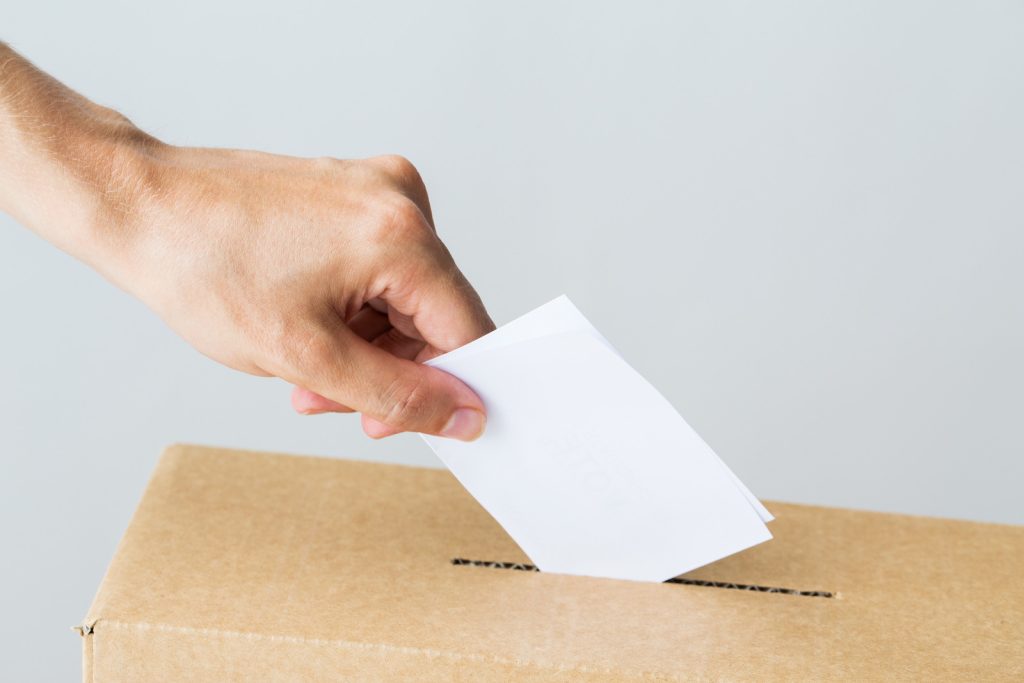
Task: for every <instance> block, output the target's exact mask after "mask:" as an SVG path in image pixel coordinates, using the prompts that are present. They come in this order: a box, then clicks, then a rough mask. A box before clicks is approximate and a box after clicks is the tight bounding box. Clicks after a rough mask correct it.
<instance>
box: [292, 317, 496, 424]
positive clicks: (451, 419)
mask: <svg viewBox="0 0 1024 683" xmlns="http://www.w3.org/2000/svg"><path fill="white" fill-rule="evenodd" d="M325 335H326V338H325V341H324V343H323V344H317V347H318V348H319V349H321V351H320V352H318V353H310V354H304V357H305V358H307V359H309V361H310V363H309V364H310V367H306V368H300V369H298V370H299V371H298V373H297V374H299V375H301V377H300V379H299V381H298V382H296V383H298V384H300V385H301V386H305V387H308V388H310V389H312V390H313V391H315V392H316V393H318V394H320V395H322V396H325V397H327V398H329V399H331V400H333V401H336V402H338V403H341V404H343V405H346V406H350V407H351V408H353V409H355V410H357V411H359V412H361V413H363V415H364V418H369V419H370V420H371V421H374V422H378V423H381V424H382V425H387V426H388V427H389V428H390V430H389V431H387V432H385V431H383V430H379V431H375V430H373V429H372V428H371V429H367V430H366V431H367V434H368V435H369V436H371V437H375V438H379V437H382V436H387V435H389V434H391V433H395V432H396V431H410V432H423V433H426V434H434V435H437V436H445V437H450V438H454V439H460V440H462V441H472V440H474V439H476V438H478V437H479V436H480V435H481V434H483V431H484V426H485V423H486V417H485V409H484V405H483V401H481V400H480V397H479V396H477V395H476V394H475V393H474V392H473V391H472V390H471V389H470V388H469V387H468V386H466V385H465V384H463V383H462V382H461V381H460V380H458V379H457V378H456V377H454V376H453V375H450V374H448V373H446V372H444V371H443V370H438V369H437V368H432V367H430V366H427V365H423V364H420V363H416V362H413V361H410V360H405V359H404V358H399V357H397V356H393V355H392V354H390V353H388V352H387V351H384V350H383V349H381V348H378V347H376V346H374V345H372V344H370V343H368V342H367V341H365V340H364V339H362V338H361V337H359V336H358V335H357V334H355V333H354V332H352V331H351V330H350V329H348V327H346V326H345V325H344V324H342V323H341V321H340V320H339V321H338V324H337V325H336V326H334V329H331V330H328V331H326V332H325ZM327 340H329V341H327ZM288 379H289V380H290V378H288ZM290 381H291V380H290ZM365 423H366V420H365V419H364V424H365Z"/></svg>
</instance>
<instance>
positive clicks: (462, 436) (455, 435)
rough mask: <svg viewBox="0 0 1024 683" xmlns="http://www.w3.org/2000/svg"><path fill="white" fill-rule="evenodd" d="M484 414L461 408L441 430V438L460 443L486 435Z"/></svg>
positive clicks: (472, 409)
mask: <svg viewBox="0 0 1024 683" xmlns="http://www.w3.org/2000/svg"><path fill="white" fill-rule="evenodd" d="M485 423H486V419H485V418H484V414H483V413H481V412H480V411H479V410H476V409H474V408H459V409H458V410H456V411H455V412H454V413H452V417H451V419H450V420H448V424H446V425H445V426H444V429H442V430H441V436H446V437H448V438H450V439H458V440H460V441H473V440H475V439H478V438H480V435H481V434H483V433H484V424H485Z"/></svg>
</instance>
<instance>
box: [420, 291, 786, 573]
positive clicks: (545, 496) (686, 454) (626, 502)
mask: <svg viewBox="0 0 1024 683" xmlns="http://www.w3.org/2000/svg"><path fill="white" fill-rule="evenodd" d="M429 364H430V365H433V366H435V367H438V368H440V369H442V370H445V371H446V372H450V373H452V374H453V375H455V376H456V377H459V378H460V379H462V380H463V381H464V382H466V384H468V385H469V386H470V387H472V388H473V389H474V390H475V391H476V392H477V394H479V395H480V397H481V399H483V401H484V404H485V406H486V407H487V430H486V432H485V433H484V435H483V436H482V437H481V438H480V439H478V440H477V441H474V442H472V443H464V442H460V441H453V440H450V439H441V438H436V437H432V436H426V435H424V437H423V438H424V439H425V440H426V442H427V444H429V445H430V447H431V448H432V449H433V450H434V452H435V453H437V455H438V457H440V458H441V460H442V461H444V463H445V464H446V465H447V466H448V468H449V469H450V470H451V471H452V473H453V474H454V475H455V476H456V477H457V478H458V479H459V481H461V482H462V484H463V485H464V486H465V487H466V488H467V489H468V490H469V492H470V493H472V494H473V496H474V497H476V499H477V500H478V501H479V502H480V504H481V505H483V507H484V508H485V509H487V511H488V512H490V513H491V515H493V516H494V518H495V519H496V520H497V521H498V523H500V524H501V525H502V526H503V527H504V528H505V530H506V531H507V532H508V533H509V535H510V536H511V537H512V538H513V539H514V540H515V541H516V542H517V543H518V544H519V545H520V546H521V547H522V549H523V550H524V551H525V552H526V554H527V555H528V556H529V557H530V559H531V560H532V561H533V563H534V564H536V565H537V567H538V568H540V569H541V570H542V571H548V572H558V573H563V574H577V575H585V576H600V577H607V578H618V579H633V580H641V581H664V580H666V579H669V578H672V577H673V576H677V575H679V574H682V573H685V572H687V571H690V570H691V569H695V568H697V567H700V566H702V565H705V564H708V563H709V562H714V561H715V560H718V559H721V558H722V557H725V556H727V555H731V554H733V553H736V552H739V551H740V550H744V549H746V548H749V547H750V546H753V545H756V544H758V543H761V542H763V541H766V540H768V539H770V538H771V534H770V533H769V531H768V529H767V527H766V526H765V524H764V523H765V521H769V520H771V515H770V514H769V513H768V511H767V510H766V509H765V508H764V507H763V506H762V505H761V503H760V502H759V501H758V500H757V499H756V498H755V497H754V496H753V495H752V494H751V493H750V492H749V491H748V490H747V488H746V487H745V486H744V485H743V484H742V483H741V482H740V481H739V479H738V478H737V477H736V476H735V475H734V474H733V473H732V472H731V471H730V470H729V468H728V467H727V466H726V465H725V463H723V462H722V461H721V459H720V458H719V457H718V456H717V455H716V454H715V453H714V451H712V450H711V448H710V447H709V446H708V445H707V444H706V443H704V441H703V440H702V439H701V438H700V437H699V436H698V435H697V433H696V432H695V431H693V429H692V428H691V427H690V426H689V425H688V424H687V423H686V421H685V420H683V418H682V417H681V416H680V415H679V413H677V412H676V411H675V409H674V408H673V407H672V406H671V405H670V404H669V403H668V401H666V400H665V398H664V397H662V396H661V394H659V393H658V391H657V390H656V389H654V387H652V386H651V385H650V384H649V383H648V382H647V381H646V380H645V379H644V378H643V377H641V376H640V374H639V373H637V372H636V371H635V370H633V369H632V368H631V367H630V366H629V365H628V364H627V363H626V362H625V361H624V360H623V359H622V358H621V357H620V356H619V354H618V353H617V352H616V351H615V350H614V349H613V348H612V346H611V344H609V343H608V341H607V340H606V339H605V338H604V337H603V336H601V334H600V333H599V332H597V330H596V329H595V328H594V327H593V326H592V325H591V324H590V322H589V321H587V319H586V318H585V317H584V316H583V315H582V314H581V313H580V312H579V311H578V310H577V309H576V307H575V306H573V305H572V303H571V302H570V301H569V299H568V298H566V297H564V296H563V297H560V298H558V299H556V300H555V301H552V302H551V303H548V304H546V305H544V306H541V307H540V308H538V309H536V310H535V311H533V312H531V313H528V314H527V315H525V316H523V317H521V318H518V319H517V320H514V321H513V322H511V323H509V324H507V325H505V326H504V327H501V328H499V329H498V330H495V331H494V332H492V333H491V334H488V335H486V336H484V337H481V338H480V339H478V340H476V341H474V342H472V343H470V344H467V345H466V346H464V347H462V348H459V349H456V350H455V351H452V352H451V353H448V354H446V355H444V356H440V357H438V358H435V359H433V360H431V361H429ZM481 559H499V560H500V558H481Z"/></svg>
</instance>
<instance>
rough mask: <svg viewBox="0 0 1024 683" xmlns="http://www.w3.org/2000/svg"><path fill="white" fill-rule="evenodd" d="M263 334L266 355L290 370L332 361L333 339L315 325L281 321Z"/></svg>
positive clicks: (318, 366) (320, 365)
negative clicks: (265, 343)
mask: <svg viewBox="0 0 1024 683" xmlns="http://www.w3.org/2000/svg"><path fill="white" fill-rule="evenodd" d="M267 336H268V340H267V345H268V352H269V354H270V356H271V357H272V358H274V359H275V360H276V362H277V363H278V364H280V365H281V366H282V367H283V368H286V369H287V370H288V371H290V372H300V373H306V372H307V371H309V370H311V369H316V368H326V367H328V366H329V364H330V363H332V362H333V360H334V359H333V356H334V355H335V349H334V343H333V340H332V339H331V338H330V337H329V336H328V335H325V334H323V333H322V332H321V331H320V330H319V329H317V328H315V327H310V326H307V325H296V324H294V323H292V322H290V321H288V320H282V321H280V322H279V323H278V324H276V325H273V326H271V328H270V330H269V333H268V335H267Z"/></svg>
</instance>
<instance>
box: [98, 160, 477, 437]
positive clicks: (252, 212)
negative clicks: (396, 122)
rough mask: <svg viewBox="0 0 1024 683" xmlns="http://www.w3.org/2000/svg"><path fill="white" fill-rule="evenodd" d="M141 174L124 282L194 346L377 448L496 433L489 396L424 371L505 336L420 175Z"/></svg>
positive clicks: (154, 165)
mask: <svg viewBox="0 0 1024 683" xmlns="http://www.w3.org/2000/svg"><path fill="white" fill-rule="evenodd" d="M141 165H142V166H144V168H142V169H136V170H134V171H130V172H129V173H128V177H143V178H145V179H146V181H145V182H144V183H138V182H133V183H131V184H132V185H133V186H132V187H130V188H129V187H128V186H127V184H126V185H124V187H125V188H126V189H125V190H124V192H119V194H124V193H125V192H126V193H127V194H128V195H130V196H128V197H126V200H127V206H129V207H131V209H130V210H129V211H127V212H126V214H125V216H124V227H123V228H122V231H121V234H122V235H123V237H122V249H121V250H120V252H119V253H118V256H117V257H116V258H114V259H113V260H112V262H111V263H110V264H109V265H110V266H111V267H110V268H109V271H110V273H111V275H112V277H113V279H114V280H115V281H117V282H119V283H120V284H121V285H122V286H123V287H124V288H125V289H127V290H129V291H131V292H133V293H135V294H136V295H137V296H139V298H141V299H142V300H143V301H145V302H146V303H147V304H148V305H149V306H151V307H152V308H153V309H154V310H155V311H157V312H158V313H159V314H160V315H161V317H163V318H164V320H165V321H166V322H167V323H168V324H169V325H170V326H171V327H172V328H173V329H175V330H176V331H177V332H178V333H179V334H181V335H182V336H183V337H184V338H185V339H186V340H188V341H189V342H190V343H191V344H192V345H193V346H195V347H196V348H197V349H199V350H200V351H201V352H203V353H204V354H206V355H208V356H209V357H211V358H213V359H215V360H217V361H219V362H221V363H224V364H225V365H228V366H230V367H233V368H236V369H238V370H242V371H244V372H248V373H252V374H257V375H274V376H277V377H281V378H283V379H285V380H287V381H289V382H291V383H293V384H295V385H296V389H295V391H294V392H293V396H292V403H293V405H294V407H295V409H296V410H298V411H299V412H302V413H306V414H312V413H320V412H351V411H353V410H356V411H359V412H361V413H362V423H363V429H364V431H365V432H366V433H367V434H368V435H369V436H371V437H382V436H387V435H390V434H394V433H396V432H399V431H420V432H427V433H430V434H439V435H442V436H450V437H455V438H460V439H473V438H476V437H477V436H479V435H480V434H481V433H482V431H483V428H484V407H483V404H482V402H481V401H480V399H479V398H478V397H477V396H476V395H475V394H474V393H473V392H472V391H471V390H470V389H469V388H468V387H466V386H465V385H464V384H462V382H460V381H459V380H457V379H456V378H454V377H452V376H451V375H448V374H447V373H444V372H442V371H440V370H436V369H434V368H430V367H428V366H425V365H422V364H420V363H419V361H423V360H426V359H428V358H431V357H433V356H435V355H439V354H441V353H444V352H446V351H450V350H452V349H454V348H457V347H459V346H461V345H463V344H465V343H467V342H469V341H471V340H473V339H475V338H476V337H479V336H480V335H482V334H485V333H486V332H489V331H490V330H492V329H493V328H494V325H493V323H492V322H491V320H490V318H489V317H488V315H487V313H486V311H485V309H484V307H483V305H482V304H481V302H480V299H479V297H478V296H477V294H476V292H474V291H473V289H472V287H471V286H470V285H469V283H468V282H467V281H466V279H465V278H464V277H463V275H462V274H461V273H460V272H459V270H458V268H457V267H456V265H455V263H454V261H453V260H452V257H451V255H450V254H449V253H448V250H447V249H446V248H445V247H444V245H443V243H442V242H441V240H440V239H439V238H438V236H437V234H436V232H435V230H434V226H433V219H432V216H431V211H430V204H429V201H428V198H427V192H426V189H425V187H424V185H423V182H422V180H421V179H420V176H419V174H418V173H417V172H416V169H415V168H414V167H413V166H412V164H410V163H409V162H408V161H406V160H405V159H403V158H401V157H394V156H386V157H376V158H372V159H366V160H359V161H339V160H336V159H316V160H308V159H296V158H288V157H281V156H274V155H269V154H262V153H256V152H241V151H233V150H212V149H188V148H172V147H166V146H162V145H158V146H151V147H150V149H149V150H148V151H147V154H146V155H145V158H144V159H143V160H142V164H141ZM140 174H141V175H140Z"/></svg>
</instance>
